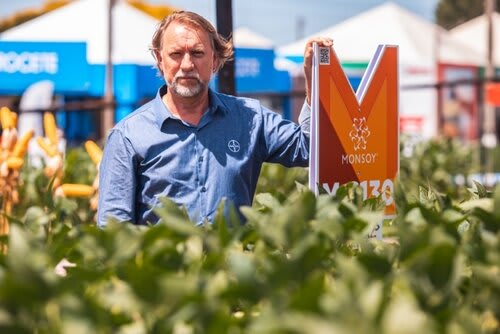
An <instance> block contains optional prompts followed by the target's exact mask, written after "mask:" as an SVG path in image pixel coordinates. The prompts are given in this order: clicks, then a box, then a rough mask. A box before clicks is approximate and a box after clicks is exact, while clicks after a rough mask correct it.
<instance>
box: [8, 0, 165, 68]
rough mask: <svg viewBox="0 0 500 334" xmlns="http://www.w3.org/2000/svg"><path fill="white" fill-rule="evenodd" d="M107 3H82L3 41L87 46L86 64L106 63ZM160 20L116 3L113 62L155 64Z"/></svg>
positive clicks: (83, 0)
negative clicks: (153, 40) (154, 41)
mask: <svg viewBox="0 0 500 334" xmlns="http://www.w3.org/2000/svg"><path fill="white" fill-rule="evenodd" d="M107 13H108V1H103V0H80V1H75V2H72V3H70V4H68V5H66V6H63V7H61V8H58V9H56V10H54V11H52V12H49V13H47V14H45V15H42V16H40V17H37V18H35V19H33V20H31V21H28V22H26V23H24V24H21V25H19V26H17V27H14V28H12V29H9V30H7V31H5V32H4V33H2V34H1V35H0V40H4V41H43V42H49V41H50V42H87V60H88V62H89V63H91V64H103V63H105V62H106V59H107V44H108V34H107V30H108V29H107V26H108V15H107ZM157 22H158V21H157V20H156V19H154V18H153V17H151V16H149V15H147V14H145V13H144V12H142V11H140V10H138V9H136V8H134V7H132V6H131V5H129V4H127V3H126V2H124V1H117V2H116V4H115V6H114V9H113V55H112V57H113V62H114V63H117V64H119V63H133V64H141V65H152V64H154V60H153V57H152V56H151V54H150V52H149V50H148V47H149V44H150V43H151V38H152V36H153V33H154V31H155V28H156V24H157Z"/></svg>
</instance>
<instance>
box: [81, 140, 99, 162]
mask: <svg viewBox="0 0 500 334" xmlns="http://www.w3.org/2000/svg"><path fill="white" fill-rule="evenodd" d="M85 150H87V153H88V154H89V156H90V159H92V161H93V162H94V163H95V164H96V165H99V163H100V162H101V159H102V150H101V148H100V147H99V146H98V145H97V144H96V143H95V142H93V141H92V140H87V141H86V142H85Z"/></svg>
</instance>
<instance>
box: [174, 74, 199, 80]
mask: <svg viewBox="0 0 500 334" xmlns="http://www.w3.org/2000/svg"><path fill="white" fill-rule="evenodd" d="M181 78H182V79H196V80H198V81H200V75H199V74H198V73H197V72H187V73H177V74H176V75H175V76H174V81H177V80H178V79H181Z"/></svg>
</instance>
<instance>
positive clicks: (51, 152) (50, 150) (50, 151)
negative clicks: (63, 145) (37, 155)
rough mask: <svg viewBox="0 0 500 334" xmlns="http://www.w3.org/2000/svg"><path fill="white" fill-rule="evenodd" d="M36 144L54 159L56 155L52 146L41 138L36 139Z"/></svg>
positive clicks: (55, 150)
mask: <svg viewBox="0 0 500 334" xmlns="http://www.w3.org/2000/svg"><path fill="white" fill-rule="evenodd" d="M36 142H37V143H38V145H39V146H40V147H41V148H42V150H44V151H45V153H47V155H48V156H49V157H55V156H56V155H57V149H56V148H55V147H54V146H53V145H50V144H49V143H47V142H46V141H45V139H43V138H42V137H36Z"/></svg>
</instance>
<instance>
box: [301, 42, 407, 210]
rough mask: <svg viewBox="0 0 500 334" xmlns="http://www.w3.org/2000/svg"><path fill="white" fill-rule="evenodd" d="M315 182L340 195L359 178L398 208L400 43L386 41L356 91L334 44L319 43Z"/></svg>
mask: <svg viewBox="0 0 500 334" xmlns="http://www.w3.org/2000/svg"><path fill="white" fill-rule="evenodd" d="M314 54H315V56H314V59H313V81H312V101H311V108H312V119H311V145H310V147H311V158H310V163H309V167H310V168H309V187H310V189H312V190H313V191H314V192H315V193H316V194H318V193H320V192H327V193H329V194H331V195H335V194H336V192H337V190H338V188H339V187H340V186H341V185H343V184H346V183H349V182H355V183H356V184H358V185H359V186H360V187H361V189H362V190H363V197H364V198H365V199H367V198H372V197H380V198H381V199H382V200H383V201H384V203H385V216H386V217H387V218H390V217H393V216H394V215H395V213H396V210H395V203H394V198H393V194H394V181H395V178H396V175H397V172H398V169H399V124H398V96H399V93H398V49H397V47H396V46H387V45H380V46H379V47H378V48H377V51H376V53H375V55H374V57H373V58H372V60H371V61H370V63H369V64H368V68H367V69H366V72H365V73H364V75H363V78H362V79H361V82H360V85H359V87H358V89H357V91H356V93H354V91H353V89H352V87H351V85H350V83H349V80H348V79H347V77H346V75H345V72H344V71H343V69H342V66H341V64H340V61H339V59H338V58H337V56H336V54H335V52H334V51H333V48H331V47H318V46H317V45H315V46H314Z"/></svg>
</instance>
